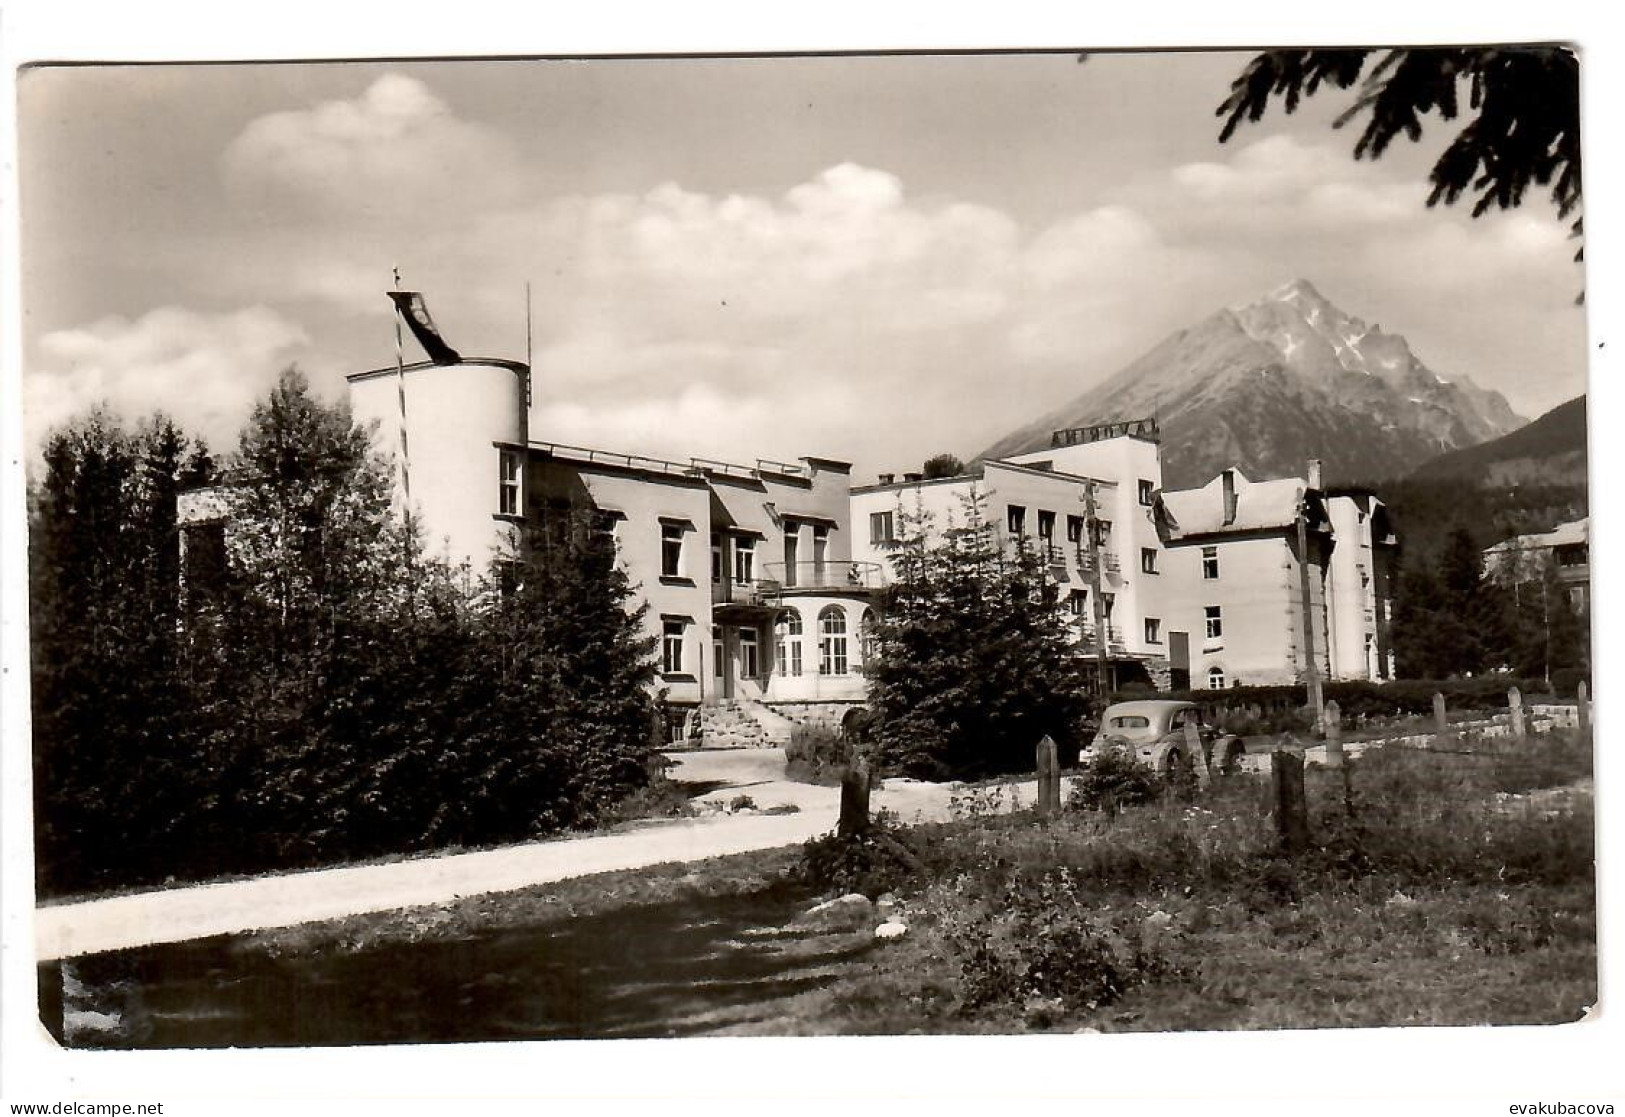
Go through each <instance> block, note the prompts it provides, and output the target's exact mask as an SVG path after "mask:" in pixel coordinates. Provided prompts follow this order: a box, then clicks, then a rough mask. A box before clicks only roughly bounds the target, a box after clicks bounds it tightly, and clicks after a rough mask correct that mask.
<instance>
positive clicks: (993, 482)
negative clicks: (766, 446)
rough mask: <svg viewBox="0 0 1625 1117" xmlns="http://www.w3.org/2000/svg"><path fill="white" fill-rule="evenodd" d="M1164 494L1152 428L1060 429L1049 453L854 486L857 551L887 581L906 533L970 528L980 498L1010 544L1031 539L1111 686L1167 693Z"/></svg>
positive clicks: (1085, 649) (1147, 423)
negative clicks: (957, 525)
mask: <svg viewBox="0 0 1625 1117" xmlns="http://www.w3.org/2000/svg"><path fill="white" fill-rule="evenodd" d="M1161 487H1162V461H1161V456H1160V447H1159V444H1158V442H1157V428H1156V423H1155V421H1154V420H1149V419H1148V420H1139V421H1134V422H1127V423H1105V424H1100V425H1098V426H1094V427H1079V428H1071V429H1067V430H1061V431H1056V432H1055V434H1054V435H1053V437H1052V438H1051V445H1050V447H1049V448H1048V449H1046V450H1040V451H1034V452H1031V453H1025V454H1018V455H1013V456H1011V457H1009V458H1004V459H997V460H989V461H984V462H982V463H981V464H980V466H979V467H978V468H977V469H975V470H973V471H969V472H966V473H964V474H962V475H959V476H955V477H947V478H938V479H931V480H927V479H925V478H923V477H921V476H919V475H916V474H907V475H905V476H904V478H903V480H902V481H898V480H896V478H895V475H882V476H881V479H880V483H878V484H875V485H865V486H861V487H858V488H855V489H853V490H852V520H853V525H854V530H855V531H856V532H857V538H856V540H855V542H854V545H853V554H854V555H855V556H856V557H858V558H859V559H862V560H864V561H865V562H869V563H873V564H875V565H876V566H877V567H878V568H879V569H880V571H881V576H882V577H883V578H889V577H890V575H891V568H890V564H889V562H888V558H889V555H890V553H891V551H892V549H893V548H894V546H895V543H896V540H897V539H898V538H899V533H901V532H903V531H904V530H905V525H907V524H910V523H919V524H921V525H922V527H923V528H924V530H925V531H926V534H927V536H928V537H930V535H931V534H932V533H933V532H938V531H941V530H942V529H943V528H945V527H947V526H949V525H950V524H952V523H954V522H955V521H956V520H957V521H959V522H963V521H964V518H965V515H966V507H967V502H968V500H969V498H970V497H971V496H972V494H974V495H975V496H976V497H978V498H980V500H981V503H982V514H983V515H984V516H985V517H986V518H987V520H988V521H989V523H990V524H991V526H992V528H993V530H994V532H995V534H996V535H997V536H998V538H999V539H1000V540H1001V542H1002V544H1003V545H1004V546H1009V547H1013V546H1015V545H1016V540H1017V539H1018V538H1019V539H1023V540H1025V542H1026V544H1027V545H1028V546H1031V547H1033V548H1035V549H1036V550H1037V551H1038V553H1039V554H1040V555H1041V556H1043V557H1044V559H1045V561H1046V563H1047V565H1048V568H1049V576H1050V579H1051V581H1052V582H1053V583H1054V584H1055V585H1056V588H1057V592H1059V593H1060V595H1061V598H1062V600H1063V601H1064V602H1065V603H1066V607H1067V610H1068V613H1069V614H1070V615H1071V617H1072V618H1073V620H1072V625H1073V635H1074V636H1075V637H1076V638H1077V639H1078V640H1079V641H1080V651H1081V652H1082V653H1083V654H1087V655H1091V656H1097V657H1098V656H1099V654H1100V653H1101V652H1102V651H1104V653H1105V658H1106V660H1107V663H1108V669H1109V671H1110V673H1111V676H1112V681H1113V685H1120V684H1121V683H1122V682H1125V681H1128V680H1130V679H1135V678H1141V679H1146V678H1148V679H1149V680H1150V681H1151V682H1152V683H1153V684H1154V685H1156V686H1158V687H1159V688H1166V687H1167V686H1168V685H1169V682H1170V678H1169V669H1168V655H1167V642H1166V633H1165V630H1164V629H1163V627H1162V620H1161V618H1160V616H1159V614H1158V610H1159V604H1158V603H1159V602H1160V601H1161V600H1162V595H1163V583H1164V581H1165V563H1164V557H1163V551H1164V548H1163V544H1162V541H1161V539H1160V538H1159V536H1158V533H1157V526H1156V522H1155V520H1154V518H1153V515H1152V513H1153V510H1154V508H1155V505H1156V495H1157V492H1158V490H1159V489H1160V488H1161ZM1091 524H1092V525H1093V526H1092V528H1091Z"/></svg>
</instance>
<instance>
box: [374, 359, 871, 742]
mask: <svg viewBox="0 0 1625 1117" xmlns="http://www.w3.org/2000/svg"><path fill="white" fill-rule="evenodd" d="M528 375H529V370H528V369H527V368H526V366H525V365H523V364H521V363H519V362H514V361H500V360H478V359H470V360H462V361H459V362H458V363H456V364H433V363H430V362H421V363H417V364H412V365H407V366H405V367H404V368H402V369H397V368H394V367H390V368H382V369H376V370H373V371H370V372H362V373H356V374H354V375H352V376H350V377H349V378H348V379H349V388H350V400H351V408H352V411H353V413H354V415H355V417H356V418H357V419H358V420H360V421H363V422H366V421H375V422H376V424H377V431H378V446H379V449H380V450H382V451H385V452H389V453H391V454H393V455H394V456H395V458H396V460H397V465H398V467H399V470H398V473H397V480H398V496H399V497H400V499H402V500H403V501H409V502H410V504H411V506H412V508H413V509H414V511H415V513H416V515H417V516H418V518H419V520H420V522H421V523H422V524H423V525H424V529H425V534H426V536H427V537H428V541H429V543H430V546H431V548H432V549H436V550H438V551H440V552H441V553H442V554H443V555H444V556H445V557H446V558H448V559H449V560H450V561H452V562H453V563H466V564H468V565H469V567H470V568H471V569H472V570H474V571H478V572H483V571H484V570H485V569H486V568H487V567H488V566H489V564H490V563H491V562H492V561H493V560H497V559H500V558H501V557H502V556H504V555H507V554H522V553H523V546H524V537H525V532H524V527H525V525H526V524H527V523H535V522H537V521H538V520H539V519H540V517H542V516H543V515H544V514H546V513H547V512H548V511H550V510H559V509H576V510H580V511H584V512H589V513H592V514H595V515H596V516H598V517H599V519H600V522H601V523H602V524H603V525H604V527H605V530H608V531H610V532H612V533H613V535H614V537H615V541H616V545H617V550H618V553H619V555H620V561H621V563H622V566H623V567H624V569H625V570H626V572H627V574H628V576H629V578H630V580H631V582H632V584H633V586H634V587H635V589H636V592H637V594H638V595H639V597H640V598H641V600H642V601H644V602H647V604H648V606H649V608H648V610H647V612H646V614H645V624H646V625H647V627H648V634H649V635H650V636H651V637H654V638H655V639H656V640H657V641H658V646H659V648H660V668H661V672H660V685H661V687H662V688H663V689H664V690H665V692H666V699H667V702H668V704H669V709H670V711H671V714H672V718H671V721H672V734H673V736H674V737H691V736H703V738H704V739H705V740H706V741H707V742H708V743H713V744H723V743H733V742H736V741H758V740H762V739H764V738H769V737H777V738H781V739H782V738H783V737H784V736H785V735H786V733H787V730H788V727H789V726H790V725H791V724H793V723H795V722H797V721H801V722H807V721H838V720H839V719H840V717H841V716H843V715H844V714H845V713H846V712H848V711H849V710H850V709H851V708H852V707H854V706H855V705H857V704H858V703H861V701H862V700H863V697H864V694H865V686H864V679H863V675H862V666H863V649H864V640H863V634H864V630H865V628H866V626H867V625H868V624H869V623H870V622H871V621H872V619H873V617H874V598H875V591H876V589H877V588H878V586H879V567H878V566H876V565H875V564H873V563H866V562H862V561H854V557H853V554H852V544H851V535H852V533H851V530H850V521H849V509H850V502H849V489H850V484H851V480H850V474H851V467H850V465H849V464H848V463H846V462H841V461H835V460H832V459H828V458H817V457H803V458H800V459H798V460H797V461H795V462H778V461H768V460H758V461H755V462H752V463H750V464H735V463H730V462H721V461H710V460H705V459H700V458H691V459H689V460H687V461H671V460H666V459H662V458H654V457H649V456H646V455H640V454H633V453H623V452H617V451H608V450H601V449H591V448H587V447H580V446H568V445H563V444H560V443H556V442H549V441H537V440H533V439H532V437H531V431H530V429H529V421H528V413H529V407H528V403H527V400H528V383H527V381H528ZM403 431H404V439H403V438H402V432H403ZM696 713H704V714H705V715H706V716H705V717H701V718H696V717H695V716H694V715H695V714H696Z"/></svg>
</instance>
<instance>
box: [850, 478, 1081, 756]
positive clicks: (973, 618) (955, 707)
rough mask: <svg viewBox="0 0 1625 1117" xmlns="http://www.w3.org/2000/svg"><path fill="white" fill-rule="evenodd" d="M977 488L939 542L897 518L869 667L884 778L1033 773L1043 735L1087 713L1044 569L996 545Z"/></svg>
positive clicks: (1069, 728)
mask: <svg viewBox="0 0 1625 1117" xmlns="http://www.w3.org/2000/svg"><path fill="white" fill-rule="evenodd" d="M984 506H985V498H984V497H982V496H981V494H979V493H976V492H974V491H973V492H972V493H971V494H970V495H969V496H968V497H967V498H966V500H965V504H964V511H963V519H962V520H957V519H956V520H955V521H953V522H950V523H949V524H948V526H947V527H946V528H945V529H944V530H943V531H942V533H941V536H940V538H936V537H934V536H933V529H934V524H933V523H932V522H931V518H930V517H929V516H927V515H925V514H923V513H919V512H916V513H914V514H910V515H904V516H903V517H902V526H901V531H900V538H899V543H898V546H897V551H896V552H895V553H894V554H893V556H892V564H893V568H894V572H895V575H896V577H895V581H894V584H893V585H892V587H891V588H890V589H889V590H888V592H887V596H886V598H885V601H884V607H883V609H882V615H881V619H880V621H879V622H878V623H877V625H876V627H875V648H876V653H877V654H876V657H875V659H874V661H873V662H872V663H871V664H870V665H869V667H868V668H867V673H868V675H869V679H870V697H869V702H870V708H871V710H872V711H873V714H874V724H873V740H874V742H875V747H876V749H877V750H878V752H879V755H880V759H881V761H882V763H883V764H884V765H885V766H886V767H887V768H888V769H890V770H893V771H897V772H901V773H903V774H905V775H909V776H916V777H921V778H930V779H942V778H966V777H974V776H980V775H985V774H991V773H998V772H1016V771H1027V770H1030V769H1031V768H1032V765H1033V757H1034V748H1035V746H1036V745H1037V742H1038V740H1039V738H1041V737H1042V736H1044V735H1045V734H1046V733H1047V734H1049V735H1051V736H1053V737H1055V738H1057V740H1060V741H1062V742H1063V743H1064V742H1066V741H1068V740H1071V739H1073V738H1074V737H1075V736H1076V735H1077V734H1078V733H1079V732H1080V729H1081V723H1082V719H1083V717H1084V715H1085V714H1086V713H1087V709H1088V699H1087V697H1086V692H1085V682H1084V678H1085V666H1084V662H1083V660H1082V659H1081V657H1080V656H1079V655H1078V650H1077V648H1075V647H1074V646H1073V644H1072V642H1071V640H1070V638H1069V636H1068V632H1069V629H1068V626H1067V623H1066V617H1065V615H1064V613H1063V611H1062V608H1061V604H1060V601H1059V598H1058V596H1057V594H1056V592H1055V587H1054V586H1053V585H1051V584H1050V583H1049V581H1048V579H1047V578H1046V574H1045V567H1044V565H1043V564H1042V562H1041V561H1040V559H1039V557H1038V555H1037V554H1036V552H1035V551H1034V550H1033V548H1032V547H1031V546H1030V544H1029V543H1028V542H1027V541H1026V540H1024V539H1014V540H1008V541H1007V540H1003V539H1001V538H1000V536H999V533H998V532H997V531H996V530H995V529H994V527H993V525H992V524H990V523H989V522H988V520H987V518H986V515H985V511H984Z"/></svg>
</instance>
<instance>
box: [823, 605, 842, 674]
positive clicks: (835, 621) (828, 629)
mask: <svg viewBox="0 0 1625 1117" xmlns="http://www.w3.org/2000/svg"><path fill="white" fill-rule="evenodd" d="M818 673H819V674H820V675H844V674H846V610H845V609H842V608H841V607H840V606H839V605H830V606H827V607H826V608H825V609H824V611H823V612H821V613H819V614H818Z"/></svg>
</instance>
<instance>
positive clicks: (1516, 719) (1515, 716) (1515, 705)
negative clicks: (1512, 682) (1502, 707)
mask: <svg viewBox="0 0 1625 1117" xmlns="http://www.w3.org/2000/svg"><path fill="white" fill-rule="evenodd" d="M1507 716H1508V718H1509V720H1510V721H1511V722H1512V739H1513V740H1515V741H1521V740H1523V737H1524V725H1523V694H1522V693H1520V692H1519V690H1518V688H1517V687H1508V688H1507Z"/></svg>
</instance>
